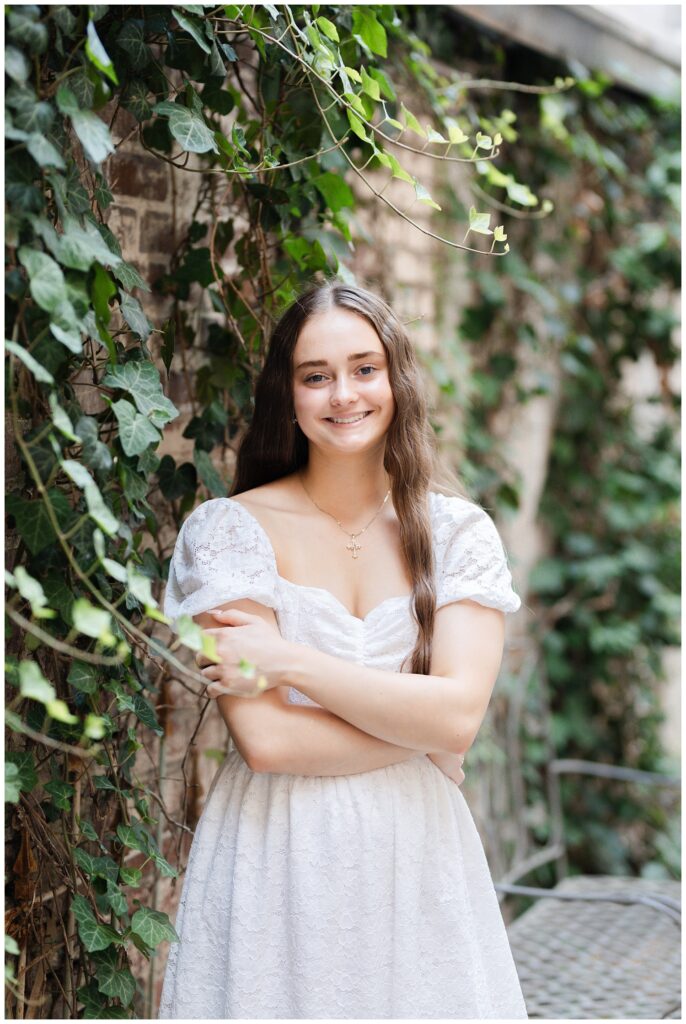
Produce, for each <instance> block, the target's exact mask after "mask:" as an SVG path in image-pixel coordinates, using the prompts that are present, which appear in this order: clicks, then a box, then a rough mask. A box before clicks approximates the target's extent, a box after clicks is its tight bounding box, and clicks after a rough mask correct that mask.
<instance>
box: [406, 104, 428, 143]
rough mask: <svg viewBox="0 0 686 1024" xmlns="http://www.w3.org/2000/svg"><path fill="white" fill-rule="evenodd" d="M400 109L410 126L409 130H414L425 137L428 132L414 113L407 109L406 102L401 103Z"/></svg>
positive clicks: (416, 133) (407, 124)
mask: <svg viewBox="0 0 686 1024" xmlns="http://www.w3.org/2000/svg"><path fill="white" fill-rule="evenodd" d="M400 110H401V112H402V115H403V117H404V118H405V124H406V126H407V127H408V128H409V130H410V131H411V132H414V133H415V135H421V137H422V138H423V139H425V138H426V132H425V131H424V129H423V128H422V126H421V125H420V123H419V121H418V120H417V118H416V117H415V116H414V114H413V113H412V112H411V111H410V110H408V109H407V107H406V106H405V104H404V103H401V104H400Z"/></svg>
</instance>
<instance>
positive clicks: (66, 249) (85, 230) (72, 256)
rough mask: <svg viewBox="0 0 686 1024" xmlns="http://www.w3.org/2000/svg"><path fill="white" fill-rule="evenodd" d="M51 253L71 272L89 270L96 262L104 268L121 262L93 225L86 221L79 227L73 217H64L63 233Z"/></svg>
mask: <svg viewBox="0 0 686 1024" xmlns="http://www.w3.org/2000/svg"><path fill="white" fill-rule="evenodd" d="M52 251H53V253H54V255H55V256H56V258H57V259H58V260H59V261H60V263H62V264H63V265H64V266H65V267H71V268H72V270H90V268H91V266H92V265H93V263H94V262H95V261H96V260H97V261H98V263H102V264H103V266H106V267H116V266H118V265H119V264H120V263H122V262H123V261H122V258H121V256H119V255H117V253H114V252H112V251H111V249H110V248H109V246H108V245H107V244H106V242H105V241H104V239H103V237H102V235H101V234H100V232H99V231H98V229H97V228H96V226H95V224H92V223H91V222H90V221H86V222H85V223H84V224H83V225H81V224H79V222H78V221H77V220H76V219H75V218H74V217H65V219H64V231H63V233H62V234H61V235H57V236H56V243H55V244H54V246H53V250H52Z"/></svg>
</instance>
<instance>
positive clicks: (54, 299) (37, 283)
mask: <svg viewBox="0 0 686 1024" xmlns="http://www.w3.org/2000/svg"><path fill="white" fill-rule="evenodd" d="M19 262H20V263H21V265H22V266H23V267H25V268H26V272H27V273H28V275H29V282H30V284H29V287H30V290H31V295H32V297H33V299H34V301H35V302H36V303H37V304H38V305H39V306H40V307H41V309H44V310H45V311H46V312H47V313H52V312H54V311H55V310H57V308H58V307H59V305H60V303H62V302H64V301H65V300H66V298H67V292H66V288H65V283H64V274H63V273H62V270H61V269H60V267H59V265H58V264H57V263H55V261H54V259H53V258H52V257H51V256H48V254H47V253H45V252H39V251H38V249H31V248H29V246H26V245H23V246H22V247H21V249H20V250H19Z"/></svg>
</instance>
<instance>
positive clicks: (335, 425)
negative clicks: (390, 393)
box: [325, 409, 372, 427]
mask: <svg viewBox="0 0 686 1024" xmlns="http://www.w3.org/2000/svg"><path fill="white" fill-rule="evenodd" d="M371 414H372V410H371V409H369V410H367V411H366V412H365V414H364V416H363V417H362V419H359V420H353V421H352V422H350V423H334V421H333V420H332V419H330V417H328V416H327V417H326V418H325V422H326V423H330V424H331V426H332V427H357V426H359V425H360V423H363V422H364V420H366V419H367V417H368V416H371Z"/></svg>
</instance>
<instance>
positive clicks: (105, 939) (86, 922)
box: [71, 893, 122, 953]
mask: <svg viewBox="0 0 686 1024" xmlns="http://www.w3.org/2000/svg"><path fill="white" fill-rule="evenodd" d="M71 909H72V913H73V914H74V918H75V920H76V923H77V926H78V931H79V938H80V939H81V942H82V943H83V945H84V947H85V949H86V952H88V953H95V952H97V951H98V950H100V949H107V947H108V946H111V945H112V943H113V942H114V943H121V941H122V940H121V936H120V935H119V934H118V933H117V932H116V931H115V930H114V928H111V927H110V926H109V925H107V924H100V922H99V921H98V920H97V919H96V917H95V914H94V913H93V911H92V910H91V908H90V905H89V904H88V902H87V901H86V899H85V897H84V896H82V895H81V894H80V893H77V894H76V896H74V898H73V900H72V903H71Z"/></svg>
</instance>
